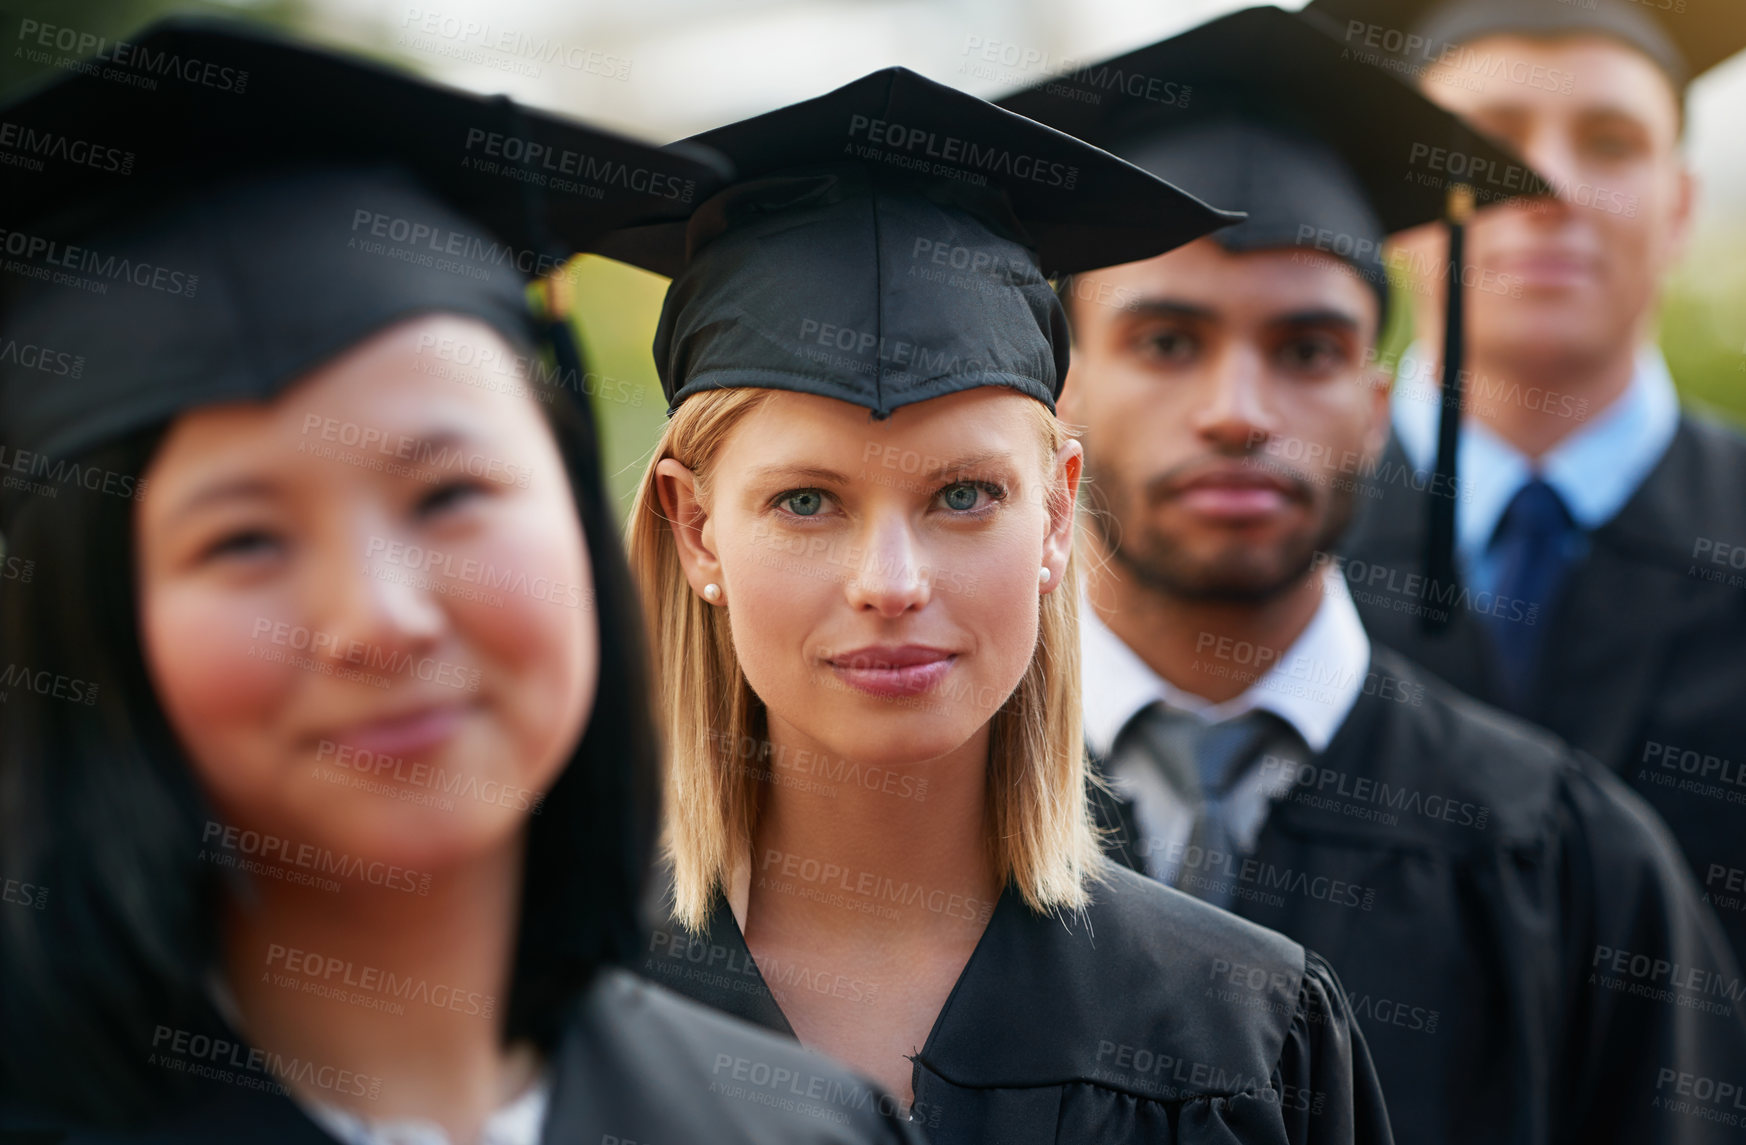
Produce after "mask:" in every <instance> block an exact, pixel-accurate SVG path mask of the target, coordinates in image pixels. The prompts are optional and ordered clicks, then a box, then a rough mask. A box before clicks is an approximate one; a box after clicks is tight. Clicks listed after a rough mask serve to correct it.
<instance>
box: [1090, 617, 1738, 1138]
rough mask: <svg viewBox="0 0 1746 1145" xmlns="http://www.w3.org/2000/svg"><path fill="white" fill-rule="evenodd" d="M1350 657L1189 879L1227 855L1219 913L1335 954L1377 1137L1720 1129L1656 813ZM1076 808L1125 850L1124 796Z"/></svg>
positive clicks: (1698, 958)
mask: <svg viewBox="0 0 1746 1145" xmlns="http://www.w3.org/2000/svg"><path fill="white" fill-rule="evenodd" d="M1370 667H1371V672H1370V673H1369V675H1368V676H1367V678H1366V684H1365V691H1364V692H1363V693H1362V694H1361V695H1360V696H1359V698H1358V701H1357V703H1356V705H1355V706H1354V708H1353V710H1352V713H1351V715H1350V716H1349V717H1348V718H1347V720H1346V722H1345V723H1344V724H1343V725H1341V727H1340V729H1339V731H1338V732H1337V733H1336V734H1335V736H1334V739H1333V741H1332V742H1331V743H1329V745H1328V749H1327V751H1326V752H1324V753H1323V754H1321V755H1319V756H1314V757H1312V758H1310V759H1309V760H1307V761H1304V762H1303V763H1302V764H1300V765H1298V766H1297V767H1296V769H1295V773H1296V780H1297V786H1295V787H1293V788H1292V789H1290V790H1289V791H1288V793H1287V794H1286V795H1285V796H1283V797H1281V798H1280V799H1278V800H1276V801H1275V802H1274V804H1273V806H1272V808H1271V810H1270V811H1269V814H1268V818H1267V819H1266V821H1265V823H1264V825H1263V827H1262V830H1261V833H1260V836H1259V837H1258V839H1257V842H1256V848H1255V851H1254V852H1253V853H1252V854H1251V855H1250V856H1249V857H1248V859H1247V861H1246V863H1245V864H1244V865H1242V866H1240V867H1237V866H1235V865H1234V864H1226V863H1223V862H1216V863H1213V864H1212V869H1211V870H1208V871H1203V872H1199V873H1204V874H1209V875H1211V876H1213V877H1226V876H1229V875H1231V874H1232V873H1233V870H1234V872H1235V874H1236V877H1237V878H1238V885H1239V887H1240V890H1239V893H1238V894H1237V895H1236V897H1235V898H1234V899H1233V907H1232V909H1233V910H1234V911H1236V912H1237V913H1238V914H1241V915H1242V916H1243V917H1245V918H1250V919H1253V920H1255V921H1256V922H1259V923H1261V924H1262V925H1264V926H1269V927H1273V928H1274V929H1276V930H1279V931H1282V932H1283V933H1285V934H1288V935H1290V936H1291V937H1292V938H1295V939H1297V940H1298V941H1299V942H1302V943H1304V944H1305V945H1306V946H1311V947H1313V948H1315V949H1316V950H1318V951H1321V952H1322V953H1323V954H1325V956H1326V957H1327V959H1328V961H1329V962H1330V963H1331V964H1332V965H1333V966H1334V967H1335V969H1337V970H1338V971H1339V973H1340V977H1341V980H1342V981H1343V982H1345V984H1346V986H1347V987H1348V989H1349V990H1350V991H1351V998H1352V1004H1353V1011H1354V1013H1355V1014H1356V1016H1357V1018H1358V1021H1359V1023H1360V1024H1361V1025H1362V1026H1363V1029H1364V1034H1365V1037H1366V1038H1367V1039H1368V1040H1369V1042H1370V1046H1371V1049H1372V1051H1373V1052H1374V1054H1375V1057H1376V1063H1377V1072H1378V1074H1379V1075H1380V1077H1381V1079H1382V1088H1383V1093H1384V1094H1385V1095H1386V1097H1387V1100H1388V1110H1389V1118H1390V1120H1391V1122H1392V1123H1393V1125H1394V1130H1395V1134H1396V1135H1397V1136H1398V1137H1399V1139H1400V1140H1402V1141H1411V1142H1414V1143H1415V1145H1439V1143H1443V1142H1448V1143H1451V1145H1453V1143H1455V1142H1462V1143H1470V1142H1485V1143H1487V1145H1550V1143H1554V1142H1557V1143H1564V1142H1570V1143H1573V1145H1574V1143H1577V1142H1582V1143H1584V1145H1604V1143H1610V1142H1617V1143H1619V1145H1625V1143H1630V1145H1653V1143H1658V1142H1682V1143H1685V1142H1699V1141H1712V1140H1713V1141H1722V1140H1727V1141H1739V1140H1740V1139H1741V1138H1740V1133H1741V1132H1742V1127H1746V1095H1740V1094H1734V1095H1730V1096H1727V1097H1725V1098H1724V1099H1723V1100H1722V1101H1721V1103H1720V1104H1717V1103H1716V1100H1715V1098H1716V1092H1715V1089H1714V1085H1715V1083H1716V1082H1717V1081H1719V1080H1724V1079H1726V1080H1730V1081H1732V1082H1746V1014H1743V1009H1746V1000H1743V999H1742V997H1741V983H1740V979H1739V975H1738V972H1737V971H1736V969H1735V967H1734V964H1733V958H1732V955H1731V953H1730V951H1729V949H1728V947H1727V943H1726V940H1725V939H1724V938H1723V937H1722V934H1721V932H1720V930H1719V928H1718V927H1717V926H1716V923H1715V920H1714V916H1713V914H1712V913H1711V912H1710V910H1709V908H1708V907H1706V906H1704V905H1703V904H1702V903H1701V902H1700V901H1699V898H1698V891H1697V888H1696V887H1695V886H1693V885H1692V882H1691V879H1690V876H1689V875H1688V874H1687V872H1686V870H1685V867H1684V865H1683V864H1682V863H1681V861H1680V859H1679V854H1678V850H1677V848H1676V846H1675V844H1674V842H1673V840H1672V839H1671V838H1670V837H1669V836H1668V834H1667V831H1666V828H1665V827H1664V826H1663V825H1662V824H1661V823H1660V822H1659V821H1658V820H1657V819H1655V817H1654V816H1653V814H1651V813H1650V812H1649V810H1648V809H1647V808H1646V807H1645V806H1644V805H1643V803H1642V801H1641V800H1639V799H1637V798H1636V797H1635V796H1634V795H1632V794H1631V792H1630V791H1628V790H1626V789H1625V788H1624V787H1623V786H1622V785H1621V784H1620V783H1619V782H1618V781H1617V779H1615V778H1614V777H1613V776H1612V775H1611V774H1610V773H1608V772H1607V771H1605V770H1604V769H1602V768H1601V767H1599V766H1598V765H1596V764H1595V763H1594V761H1592V760H1590V759H1587V758H1586V757H1584V756H1582V755H1580V754H1579V753H1576V752H1573V751H1571V750H1570V749H1569V748H1568V747H1567V746H1566V745H1564V744H1562V743H1560V742H1558V741H1557V740H1556V739H1554V738H1553V737H1551V736H1549V735H1547V734H1546V733H1545V732H1544V731H1542V730H1541V729H1539V728H1536V727H1534V726H1532V725H1530V724H1527V723H1524V722H1522V721H1520V720H1517V719H1514V718H1513V717H1510V716H1508V715H1505V714H1504V713H1502V712H1498V711H1496V710H1495V709H1491V708H1488V707H1485V706H1483V705H1480V704H1477V703H1475V702H1474V701H1472V700H1471V699H1469V698H1468V697H1466V696H1464V695H1462V694H1461V693H1459V692H1456V691H1455V690H1454V689H1452V688H1450V687H1449V686H1448V685H1446V684H1444V683H1442V682H1441V681H1438V680H1437V679H1435V678H1434V677H1432V676H1431V675H1429V674H1428V673H1426V672H1424V671H1423V670H1422V669H1420V668H1418V667H1416V666H1415V665H1412V664H1410V663H1408V662H1407V661H1406V660H1404V659H1403V658H1402V657H1400V656H1399V655H1397V654H1395V653H1392V652H1389V651H1387V650H1386V649H1381V648H1377V649H1375V650H1374V652H1373V656H1372V661H1371V666H1370ZM1263 766H1266V764H1265V762H1264V763H1263ZM1099 811H1100V814H1101V816H1102V818H1103V819H1104V822H1105V823H1106V824H1108V825H1110V826H1111V827H1113V828H1115V830H1116V832H1117V834H1116V837H1115V839H1114V845H1115V853H1116V854H1117V856H1118V857H1119V858H1121V859H1122V860H1123V861H1126V862H1130V863H1132V862H1133V861H1134V858H1135V855H1134V851H1133V849H1132V848H1131V847H1130V846H1128V843H1129V841H1130V840H1132V839H1133V838H1134V834H1133V820H1132V817H1131V804H1128V803H1127V802H1126V801H1125V800H1121V799H1119V798H1117V799H1113V800H1107V801H1101V800H1100V804H1099ZM1183 860H1184V863H1185V871H1187V870H1193V869H1194V868H1196V867H1197V866H1201V865H1206V864H1208V863H1209V861H1208V860H1206V859H1204V858H1197V857H1196V856H1195V855H1194V854H1192V853H1189V852H1185V853H1184V855H1183ZM1682 1075H1683V1076H1682ZM1697 1078H1709V1079H1711V1081H1709V1082H1704V1083H1700V1082H1698V1081H1697V1080H1696V1079H1697ZM1699 1089H1701V1090H1702V1091H1703V1092H1704V1093H1705V1094H1706V1096H1707V1097H1708V1098H1709V1101H1708V1103H1707V1104H1706V1102H1704V1101H1701V1100H1699V1099H1698V1098H1697V1097H1695V1096H1694V1093H1695V1091H1696V1090H1699ZM1736 1102H1738V1104H1739V1107H1738V1108H1737V1109H1736V1108H1735V1103H1736ZM1682 1103H1683V1105H1684V1106H1685V1108H1683V1109H1681V1108H1679V1107H1680V1106H1681V1104H1682ZM1670 1107H1671V1108H1670ZM1729 1118H1734V1119H1735V1123H1734V1124H1733V1125H1732V1126H1730V1125H1729V1124H1728V1123H1727V1122H1728V1119H1729Z"/></svg>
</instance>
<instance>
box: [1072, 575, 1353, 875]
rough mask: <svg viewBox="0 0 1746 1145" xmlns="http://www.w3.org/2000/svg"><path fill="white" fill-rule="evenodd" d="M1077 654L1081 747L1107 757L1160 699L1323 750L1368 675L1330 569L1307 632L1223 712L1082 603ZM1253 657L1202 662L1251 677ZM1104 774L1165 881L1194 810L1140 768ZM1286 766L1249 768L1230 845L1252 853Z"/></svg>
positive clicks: (1121, 765)
mask: <svg viewBox="0 0 1746 1145" xmlns="http://www.w3.org/2000/svg"><path fill="white" fill-rule="evenodd" d="M1079 632H1080V649H1081V652H1082V671H1083V672H1084V696H1085V698H1084V708H1085V739H1086V742H1087V744H1088V745H1089V746H1090V747H1091V750H1092V751H1093V752H1095V753H1096V754H1097V755H1098V756H1100V757H1103V758H1105V759H1106V760H1107V759H1109V754H1110V749H1111V748H1112V747H1113V746H1114V745H1115V740H1116V736H1117V735H1119V734H1120V732H1121V730H1122V728H1123V727H1125V726H1126V725H1127V723H1128V721H1129V720H1131V719H1133V718H1134V716H1135V715H1136V714H1138V713H1139V711H1140V710H1141V709H1142V708H1145V707H1146V706H1147V705H1149V704H1151V703H1153V702H1154V701H1156V700H1163V701H1164V702H1165V703H1166V704H1168V705H1170V706H1171V707H1173V708H1178V709H1181V710H1183V711H1187V712H1190V713H1192V714H1194V715H1196V716H1199V717H1200V718H1201V719H1204V720H1206V721H1207V722H1208V723H1217V722H1220V721H1223V720H1228V719H1231V718H1233V717H1235V716H1240V715H1243V714H1244V713H1246V712H1250V711H1254V710H1256V709H1261V710H1263V711H1268V712H1271V713H1273V714H1274V715H1276V716H1278V717H1279V718H1280V719H1282V720H1284V721H1285V722H1286V723H1288V724H1290V725H1291V727H1292V729H1293V730H1295V731H1296V732H1297V734H1298V735H1299V736H1300V737H1302V739H1303V741H1304V743H1305V744H1307V745H1308V747H1309V749H1310V751H1311V752H1314V753H1316V754H1318V755H1319V754H1320V753H1322V752H1324V751H1326V750H1327V748H1328V744H1329V743H1330V742H1332V740H1333V738H1334V733H1335V732H1337V731H1339V729H1340V725H1341V724H1343V723H1345V722H1346V717H1347V716H1349V715H1350V714H1351V712H1352V707H1353V705H1354V704H1356V703H1357V702H1358V697H1359V695H1360V694H1361V693H1362V692H1363V690H1364V681H1365V677H1366V675H1367V674H1368V673H1369V671H1370V637H1369V636H1367V635H1366V634H1365V632H1364V625H1363V623H1362V622H1361V621H1360V620H1359V619H1358V609H1357V608H1356V607H1355V606H1354V605H1353V603H1352V595H1351V593H1349V592H1348V591H1347V589H1346V578H1345V577H1343V576H1342V575H1341V574H1340V572H1339V570H1338V569H1337V568H1335V567H1332V566H1330V567H1328V568H1325V569H1324V570H1323V571H1322V602H1321V605H1320V606H1319V607H1318V608H1317V609H1316V614H1315V616H1314V617H1312V618H1311V619H1310V622H1309V625H1308V626H1307V627H1305V628H1304V630H1303V632H1301V633H1300V634H1299V635H1298V638H1297V640H1296V641H1295V642H1293V644H1292V645H1291V647H1290V648H1288V649H1287V650H1286V651H1285V654H1284V655H1282V656H1281V657H1280V658H1279V660H1278V661H1277V662H1276V663H1274V664H1273V665H1272V666H1271V667H1269V668H1268V669H1267V670H1266V672H1264V673H1263V674H1262V675H1261V676H1260V677H1259V678H1258V679H1256V680H1255V681H1254V683H1252V684H1250V685H1249V686H1248V687H1247V688H1246V689H1244V690H1243V692H1242V693H1241V694H1240V695H1238V696H1236V697H1234V698H1232V699H1229V700H1226V701H1225V702H1223V703H1220V704H1214V703H1212V702H1210V701H1208V700H1205V699H1203V698H1201V697H1200V696H1196V695H1194V694H1192V693H1190V692H1185V691H1183V690H1182V689H1181V688H1178V687H1176V686H1175V685H1174V684H1171V683H1170V682H1169V681H1168V680H1165V679H1164V678H1163V677H1162V676H1160V675H1158V673H1156V672H1154V671H1152V669H1151V668H1150V667H1148V666H1147V664H1146V662H1145V661H1144V660H1142V659H1140V657H1139V655H1138V654H1137V653H1135V652H1134V650H1133V649H1132V648H1129V647H1128V646H1127V645H1126V644H1124V643H1123V642H1122V640H1121V638H1120V637H1119V636H1117V635H1116V634H1115V633H1114V632H1111V631H1110V630H1109V627H1108V626H1107V625H1105V624H1104V623H1103V621H1102V620H1101V619H1100V618H1099V617H1098V615H1097V613H1096V611H1095V610H1093V609H1092V607H1091V605H1090V603H1089V602H1088V601H1081V602H1080V629H1079ZM1256 656H1257V654H1256V652H1255V651H1254V649H1252V648H1245V647H1243V646H1241V645H1238V646H1233V647H1220V646H1219V645H1218V644H1217V643H1212V644H1210V645H1209V647H1208V648H1207V650H1206V653H1205V655H1204V657H1203V659H1204V660H1205V661H1206V662H1207V663H1208V664H1210V665H1212V666H1213V667H1214V670H1215V671H1216V670H1217V669H1218V668H1220V667H1224V666H1227V665H1228V666H1229V667H1230V669H1231V670H1232V671H1233V672H1245V673H1246V672H1253V671H1254V670H1255V660H1256ZM1109 767H1110V768H1111V770H1110V771H1109V773H1108V778H1109V780H1110V783H1111V785H1112V786H1113V787H1115V789H1116V790H1117V791H1118V792H1120V793H1121V794H1123V795H1124V796H1126V797H1127V798H1129V799H1132V800H1133V801H1134V820H1135V824H1136V827H1137V828H1138V831H1139V835H1140V838H1139V839H1138V840H1136V844H1137V845H1136V847H1135V851H1136V852H1137V853H1138V854H1139V855H1140V856H1141V858H1142V860H1143V861H1144V862H1145V863H1146V864H1147V866H1148V868H1149V870H1148V873H1149V874H1151V875H1152V876H1153V877H1154V878H1159V879H1162V880H1164V881H1166V882H1169V881H1172V880H1173V878H1174V876H1175V871H1174V870H1173V869H1171V868H1172V867H1173V866H1174V864H1173V863H1171V862H1170V861H1169V860H1168V859H1167V858H1166V856H1169V855H1171V854H1176V855H1180V854H1181V853H1182V846H1181V845H1182V844H1184V843H1186V842H1187V840H1188V835H1189V832H1190V830H1191V829H1192V828H1193V826H1194V809H1193V808H1192V807H1190V806H1188V805H1187V804H1185V803H1184V802H1183V801H1182V799H1181V797H1180V796H1178V795H1177V794H1176V792H1175V791H1174V790H1173V789H1171V787H1170V786H1169V784H1168V783H1166V782H1165V780H1164V778H1163V776H1161V775H1159V774H1158V771H1157V769H1156V768H1154V767H1152V766H1149V765H1147V764H1146V763H1144V762H1143V761H1137V760H1133V759H1129V760H1110V761H1109ZM1295 775H1296V773H1295V770H1294V769H1291V768H1273V769H1266V768H1259V767H1254V768H1250V769H1249V771H1248V772H1246V773H1245V774H1244V775H1243V777H1242V778H1241V779H1240V780H1239V781H1238V782H1237V784H1236V786H1235V787H1233V788H1232V789H1231V794H1230V795H1229V797H1228V798H1227V800H1226V807H1227V808H1228V812H1229V825H1230V829H1231V834H1232V836H1233V838H1234V839H1235V841H1236V842H1237V843H1238V844H1239V845H1240V846H1241V847H1242V848H1243V849H1244V850H1252V849H1253V848H1254V846H1255V842H1256V840H1257V839H1258V838H1259V837H1260V834H1261V827H1262V825H1263V824H1264V823H1265V822H1266V821H1267V813H1268V811H1269V809H1270V808H1271V806H1272V802H1273V800H1274V799H1276V798H1278V797H1279V796H1280V795H1283V794H1284V793H1285V792H1286V791H1288V790H1290V788H1291V785H1292V782H1293V780H1294V779H1295Z"/></svg>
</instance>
